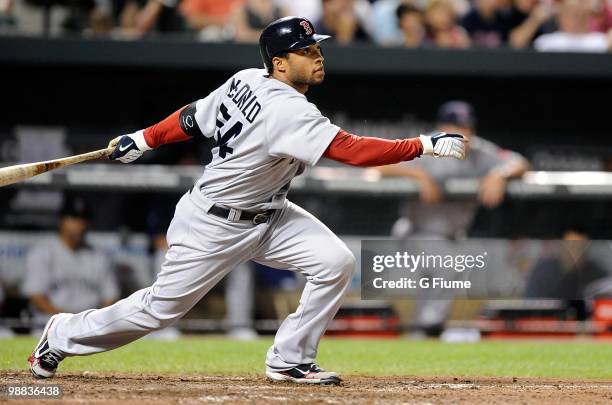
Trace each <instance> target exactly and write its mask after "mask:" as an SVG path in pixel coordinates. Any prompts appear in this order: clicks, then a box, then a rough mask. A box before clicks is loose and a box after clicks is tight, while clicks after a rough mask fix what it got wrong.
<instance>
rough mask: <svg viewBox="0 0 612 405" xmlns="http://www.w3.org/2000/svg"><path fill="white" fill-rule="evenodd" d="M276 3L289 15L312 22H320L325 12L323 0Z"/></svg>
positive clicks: (291, 0)
mask: <svg viewBox="0 0 612 405" xmlns="http://www.w3.org/2000/svg"><path fill="white" fill-rule="evenodd" d="M379 1H380V0H379ZM275 3H276V5H277V6H279V7H280V8H282V9H283V10H286V12H287V15H294V16H298V17H305V18H307V19H308V20H310V21H319V20H320V19H321V14H322V12H323V11H322V9H323V7H322V4H321V0H299V1H298V0H276V1H275Z"/></svg>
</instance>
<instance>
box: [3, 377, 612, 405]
mask: <svg viewBox="0 0 612 405" xmlns="http://www.w3.org/2000/svg"><path fill="white" fill-rule="evenodd" d="M344 380H345V381H344V382H343V383H342V385H341V386H301V385H300V386H297V385H295V384H288V383H270V382H268V381H266V380H265V379H264V378H263V377H262V376H242V377H241V376H226V377H222V376H201V375H186V376H176V375H170V376H169V375H149V374H139V375H138V374H115V373H112V374H111V373H89V372H84V373H61V374H60V375H58V376H57V377H56V378H54V379H53V380H47V381H44V382H40V381H39V380H33V379H32V378H31V377H30V376H29V374H27V373H25V372H0V385H7V384H30V385H31V384H51V383H54V384H61V385H62V386H63V390H64V395H63V398H62V400H59V401H58V400H47V401H33V400H31V399H28V400H10V401H7V402H8V403H9V404H19V403H23V404H33V403H48V404H58V403H68V404H77V403H78V404H82V403H85V404H91V403H93V404H105V405H106V404H139V405H144V404H160V405H161V404H170V403H172V404H179V403H180V404H190V403H226V404H241V403H249V404H274V403H308V404H319V403H320V404H400V403H401V404H451V403H452V404H458V403H463V404H490V403H494V404H506V403H507V404H555V405H560V404H572V405H578V404H609V403H612V382H601V381H568V380H554V379H550V380H537V379H522V378H506V379H501V378H453V377H450V378H438V377H436V378H418V377H363V376H346V377H344ZM0 402H3V401H2V397H0Z"/></svg>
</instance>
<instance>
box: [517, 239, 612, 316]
mask: <svg viewBox="0 0 612 405" xmlns="http://www.w3.org/2000/svg"><path fill="white" fill-rule="evenodd" d="M588 247H589V235H588V234H586V233H584V232H581V231H579V230H573V229H572V230H568V231H566V232H565V233H564V234H563V241H561V242H559V249H560V251H559V253H558V255H554V256H552V257H546V258H542V259H540V260H539V261H538V262H537V263H536V264H535V265H534V267H533V269H532V270H531V272H530V273H529V277H528V280H527V285H526V287H525V297H526V298H540V299H542V298H548V299H561V300H565V301H566V302H567V304H568V307H569V308H570V309H572V310H573V311H574V316H575V318H576V319H577V320H580V321H584V320H586V319H587V318H588V315H589V314H588V313H587V307H586V305H585V302H584V298H585V297H586V291H587V290H588V288H589V285H590V284H591V283H593V282H596V281H597V280H601V279H604V278H606V277H608V272H607V271H606V270H605V269H604V268H602V267H601V266H600V265H599V264H597V262H596V261H594V260H593V259H592V258H591V257H590V255H589V249H588Z"/></svg>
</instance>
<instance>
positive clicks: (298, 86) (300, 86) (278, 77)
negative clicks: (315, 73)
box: [270, 71, 309, 94]
mask: <svg viewBox="0 0 612 405" xmlns="http://www.w3.org/2000/svg"><path fill="white" fill-rule="evenodd" d="M270 77H271V78H272V79H276V80H278V81H280V82H283V83H285V84H286V85H288V86H291V87H293V88H294V89H295V90H296V91H297V92H298V93H302V94H306V92H307V91H308V87H309V86H308V85H307V84H298V83H294V82H292V81H291V80H289V78H287V76H285V75H284V74H280V73H279V72H276V71H275V72H274V73H272V74H271V75H270Z"/></svg>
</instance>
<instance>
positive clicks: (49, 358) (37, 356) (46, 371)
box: [28, 314, 64, 378]
mask: <svg viewBox="0 0 612 405" xmlns="http://www.w3.org/2000/svg"><path fill="white" fill-rule="evenodd" d="M60 315H62V314H56V315H53V316H52V317H51V318H49V320H48V321H47V323H46V325H45V329H43V333H42V336H41V337H40V340H39V341H38V344H37V345H36V347H35V348H34V351H33V352H32V354H31V355H30V357H29V358H28V362H29V363H30V372H31V373H32V376H34V377H35V378H51V377H53V376H54V375H55V371H56V370H57V365H58V364H59V362H60V361H62V360H63V359H64V356H63V355H62V354H61V353H60V352H58V351H57V350H54V349H52V348H50V347H49V339H47V336H48V334H49V329H50V328H51V326H52V325H53V323H54V322H55V320H56V319H57V317H58V316H60Z"/></svg>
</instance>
